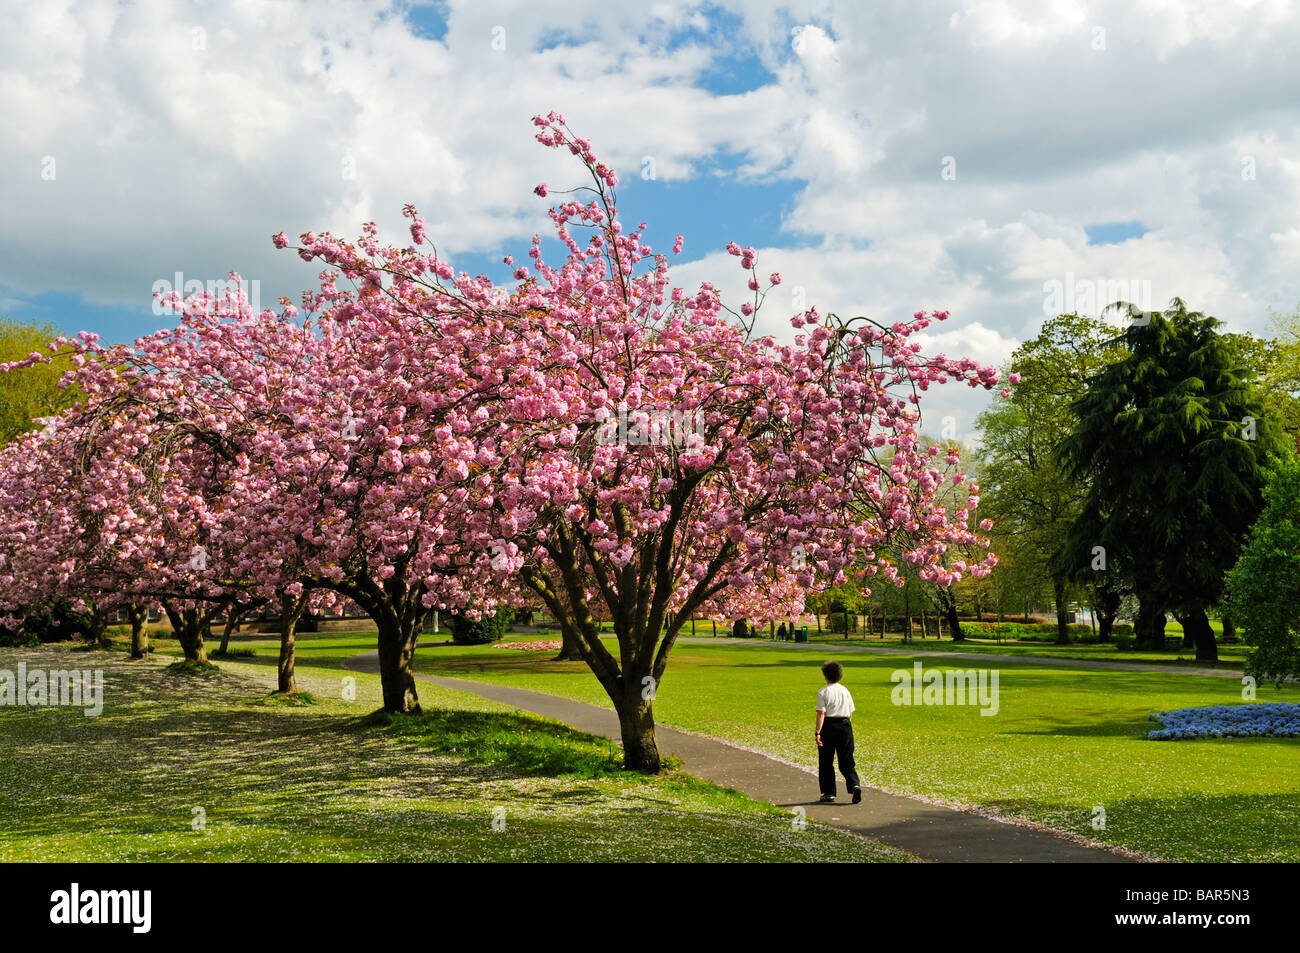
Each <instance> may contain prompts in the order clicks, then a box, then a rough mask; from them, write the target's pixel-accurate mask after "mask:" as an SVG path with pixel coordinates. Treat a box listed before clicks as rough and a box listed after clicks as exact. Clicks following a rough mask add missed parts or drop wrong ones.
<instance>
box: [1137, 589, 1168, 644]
mask: <svg viewBox="0 0 1300 953" xmlns="http://www.w3.org/2000/svg"><path fill="white" fill-rule="evenodd" d="M1133 635H1134V639H1135V642H1134V644H1135V646H1136V647H1137V648H1138V649H1141V650H1143V651H1147V652H1150V651H1155V650H1156V649H1162V648H1164V645H1165V610H1164V606H1162V605H1160V604H1159V603H1158V602H1157V601H1156V600H1155V599H1154V598H1153V597H1151V596H1149V595H1139V596H1138V614H1137V619H1135V620H1134V625H1133Z"/></svg>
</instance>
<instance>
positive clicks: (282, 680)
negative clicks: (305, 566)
mask: <svg viewBox="0 0 1300 953" xmlns="http://www.w3.org/2000/svg"><path fill="white" fill-rule="evenodd" d="M307 599H308V593H307V592H304V593H303V594H302V595H301V596H299V597H298V598H296V599H295V598H294V597H293V596H291V595H289V594H288V593H281V594H280V660H279V663H278V665H277V672H276V674H277V683H276V691H278V692H280V693H282V694H286V695H287V694H289V693H291V692H296V691H297V690H298V684H297V682H295V681H294V678H293V665H294V660H295V652H294V640H295V637H296V635H297V631H298V620H299V619H300V618H302V614H303V611H304V610H305V609H306V608H307Z"/></svg>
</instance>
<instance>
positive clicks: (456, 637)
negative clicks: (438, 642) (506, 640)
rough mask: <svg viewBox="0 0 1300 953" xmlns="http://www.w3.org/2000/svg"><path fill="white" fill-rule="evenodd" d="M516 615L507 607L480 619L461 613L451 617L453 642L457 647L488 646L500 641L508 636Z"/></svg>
mask: <svg viewBox="0 0 1300 953" xmlns="http://www.w3.org/2000/svg"><path fill="white" fill-rule="evenodd" d="M513 617H514V614H513V613H512V612H511V611H510V610H509V609H507V608H505V607H500V608H498V609H497V612H496V615H493V616H488V615H484V616H482V617H480V618H478V619H471V618H469V616H466V615H463V614H461V613H459V612H457V613H454V614H453V615H452V616H451V619H450V623H451V640H452V641H453V642H455V643H456V644H457V645H487V644H488V643H489V642H497V641H500V639H501V637H502V636H503V635H505V634H506V629H507V628H509V626H510V622H511V619H512V618H513Z"/></svg>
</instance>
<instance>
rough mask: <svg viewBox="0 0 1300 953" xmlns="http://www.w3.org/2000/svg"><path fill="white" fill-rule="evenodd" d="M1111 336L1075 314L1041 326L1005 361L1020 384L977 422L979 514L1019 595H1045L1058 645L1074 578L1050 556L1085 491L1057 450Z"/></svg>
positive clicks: (1106, 357)
mask: <svg viewBox="0 0 1300 953" xmlns="http://www.w3.org/2000/svg"><path fill="white" fill-rule="evenodd" d="M1115 330H1116V329H1115V328H1114V327H1112V326H1111V325H1108V324H1106V323H1105V322H1103V321H1100V320H1098V319H1096V318H1090V317H1085V316H1081V315H1078V314H1062V315H1059V316H1058V317H1055V318H1053V319H1051V320H1050V321H1048V322H1046V323H1045V324H1044V325H1043V328H1042V330H1041V331H1040V332H1039V334H1038V336H1037V337H1035V338H1034V339H1033V340H1031V341H1027V342H1026V343H1024V344H1022V345H1021V346H1020V347H1019V348H1017V349H1016V351H1015V353H1014V354H1013V355H1012V357H1011V364H1010V367H1009V368H1008V371H1009V373H1014V374H1019V375H1020V378H1021V379H1020V382H1019V384H1017V385H1016V388H1015V390H1014V391H1013V393H1012V395H1011V397H1010V398H1008V399H1006V400H1003V401H1000V402H998V403H997V404H996V405H995V406H993V407H992V408H991V409H990V410H988V411H985V412H984V413H983V414H981V415H980V417H979V419H978V421H977V426H978V427H979V428H980V430H981V432H982V434H983V443H982V460H981V464H980V484H981V486H982V488H983V503H982V505H981V512H982V513H983V514H984V515H986V516H989V517H991V518H992V519H993V522H994V527H993V540H994V542H993V550H994V551H995V552H997V553H998V555H999V557H1000V558H1001V557H1003V556H1004V555H1005V556H1006V557H1007V558H1008V561H1009V562H1010V563H1012V564H1014V565H1016V566H1018V567H1020V569H1021V570H1022V573H1021V577H1022V584H1021V589H1022V591H1024V592H1025V593H1026V594H1029V593H1032V592H1034V590H1036V589H1039V588H1047V589H1048V590H1049V591H1050V592H1051V594H1052V598H1053V601H1054V602H1055V603H1056V618H1057V641H1058V642H1066V641H1068V640H1069V628H1068V625H1067V622H1066V608H1067V606H1068V602H1069V590H1070V587H1071V582H1072V580H1073V579H1074V578H1075V577H1077V576H1078V575H1079V573H1077V572H1076V571H1075V568H1076V567H1075V566H1073V565H1069V564H1066V563H1064V562H1061V561H1054V557H1055V556H1056V554H1057V553H1058V552H1059V551H1060V550H1061V549H1062V547H1063V546H1064V544H1065V541H1066V539H1067V536H1068V534H1069V530H1070V526H1071V525H1072V524H1073V522H1074V520H1075V518H1076V517H1077V516H1078V515H1079V512H1080V510H1081V508H1082V506H1083V501H1084V498H1085V497H1086V495H1087V485H1086V480H1085V479H1082V478H1081V477H1080V476H1079V475H1076V474H1071V473H1068V472H1067V471H1066V468H1065V467H1064V465H1063V464H1062V461H1061V460H1060V458H1059V457H1058V456H1057V454H1056V448H1057V445H1058V444H1059V443H1060V442H1061V441H1062V440H1063V439H1064V438H1065V437H1066V435H1068V434H1069V433H1070V432H1071V431H1072V430H1073V429H1074V428H1075V426H1076V425H1077V423H1078V420H1077V418H1076V416H1075V413H1074V410H1073V409H1072V405H1073V403H1074V401H1076V400H1078V399H1079V398H1080V397H1082V396H1083V394H1084V393H1085V391H1086V388H1087V382H1088V380H1089V379H1090V378H1091V377H1092V376H1093V375H1094V374H1096V373H1097V372H1098V371H1100V370H1101V368H1102V367H1103V366H1105V364H1106V363H1107V362H1108V361H1111V360H1114V359H1116V358H1117V357H1119V356H1120V354H1119V352H1117V351H1114V350H1108V349H1107V348H1106V347H1105V346H1104V345H1105V343H1106V342H1107V341H1109V340H1111V339H1112V338H1114V336H1115ZM1025 569H1030V570H1031V571H1036V572H1037V574H1038V576H1039V579H1040V582H1041V583H1043V584H1045V585H1043V586H1034V585H1030V584H1028V582H1029V580H1028V579H1024V575H1025V574H1024V573H1023V570H1025ZM1000 571H1001V568H1000V567H999V572H1000ZM994 575H997V574H996V573H995V574H994ZM1090 581H1091V580H1090Z"/></svg>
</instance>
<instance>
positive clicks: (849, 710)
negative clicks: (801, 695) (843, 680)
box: [817, 682, 853, 718]
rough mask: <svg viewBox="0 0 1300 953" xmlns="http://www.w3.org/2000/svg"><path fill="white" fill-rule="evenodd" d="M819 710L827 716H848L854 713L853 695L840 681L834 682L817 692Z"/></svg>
mask: <svg viewBox="0 0 1300 953" xmlns="http://www.w3.org/2000/svg"><path fill="white" fill-rule="evenodd" d="M817 710H818V711H824V712H826V717H827V718H847V717H849V715H851V714H853V696H852V695H850V694H849V690H848V689H847V688H845V687H844V686H843V685H841V684H840V683H839V682H832V683H831V684H829V685H827V686H826V687H825V688H823V689H822V690H821V691H819V692H818V693H817Z"/></svg>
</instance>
